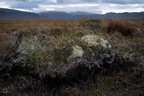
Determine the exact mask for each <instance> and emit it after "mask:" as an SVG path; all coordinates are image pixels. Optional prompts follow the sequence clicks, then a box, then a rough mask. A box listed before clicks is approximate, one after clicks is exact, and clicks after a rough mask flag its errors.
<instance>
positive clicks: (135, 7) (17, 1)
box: [0, 0, 144, 14]
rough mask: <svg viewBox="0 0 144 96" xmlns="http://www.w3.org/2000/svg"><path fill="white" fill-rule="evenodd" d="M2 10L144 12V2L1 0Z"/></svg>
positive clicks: (139, 0)
mask: <svg viewBox="0 0 144 96" xmlns="http://www.w3.org/2000/svg"><path fill="white" fill-rule="evenodd" d="M0 8H9V9H16V10H20V11H28V12H35V13H39V12H44V11H64V12H77V11H81V12H90V13H95V14H105V13H108V12H115V13H122V12H142V11H143V12H144V0H0Z"/></svg>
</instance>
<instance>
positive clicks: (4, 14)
mask: <svg viewBox="0 0 144 96" xmlns="http://www.w3.org/2000/svg"><path fill="white" fill-rule="evenodd" d="M20 17H55V18H80V17H93V18H144V12H132V13H128V12H125V13H106V14H93V13H88V12H71V13H67V12H59V11H47V12H40V13H32V12H24V11H18V10H13V9H4V8H0V18H20Z"/></svg>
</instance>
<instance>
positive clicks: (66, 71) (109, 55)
mask: <svg viewBox="0 0 144 96" xmlns="http://www.w3.org/2000/svg"><path fill="white" fill-rule="evenodd" d="M80 42H81V43H82V44H76V45H73V46H72V48H71V49H72V50H69V51H71V52H69V53H71V54H69V55H66V56H67V57H66V56H65V58H63V57H62V55H58V54H60V53H62V54H63V53H64V54H63V55H65V54H66V52H65V51H66V50H62V51H61V50H60V51H58V52H56V53H58V54H56V53H54V52H53V51H57V50H53V49H51V50H50V51H48V52H52V54H53V55H56V56H57V57H53V58H56V59H51V60H49V61H47V62H46V61H45V60H43V59H41V58H40V57H39V58H37V59H39V60H37V61H39V62H40V63H41V65H40V64H39V63H38V62H36V61H35V62H30V60H31V59H32V58H30V57H27V55H29V54H32V56H33V55H34V56H37V55H39V54H36V53H40V52H44V51H43V50H44V47H45V46H43V45H42V44H41V42H39V41H38V40H37V39H35V38H32V37H31V38H27V39H25V37H22V40H21V43H20V44H19V46H18V47H17V49H16V52H14V53H13V55H12V56H9V59H7V61H8V62H9V63H10V64H12V65H13V66H21V67H30V68H31V69H33V72H35V73H37V74H39V76H40V77H42V78H43V77H46V76H49V77H51V78H65V77H70V78H73V77H75V76H76V75H77V74H79V75H83V74H81V72H82V73H86V74H87V71H89V70H93V69H103V68H106V67H105V66H113V65H114V64H115V61H116V60H117V57H116V55H115V53H114V51H113V49H112V47H111V44H110V43H109V42H108V41H107V40H104V39H103V38H101V37H99V36H97V35H85V36H83V37H81V39H80ZM38 49H40V50H38ZM45 49H47V47H45ZM33 51H39V52H36V53H34V52H33ZM48 52H44V53H43V54H42V55H45V54H50V53H48ZM15 55H16V56H15ZM5 58H7V57H6V56H5ZM58 59H61V60H60V61H57V62H55V61H52V60H58ZM62 60H65V61H62ZM2 62H3V63H4V62H6V61H2ZM28 71H30V72H31V71H32V70H28Z"/></svg>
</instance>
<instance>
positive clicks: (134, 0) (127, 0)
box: [57, 0, 144, 4]
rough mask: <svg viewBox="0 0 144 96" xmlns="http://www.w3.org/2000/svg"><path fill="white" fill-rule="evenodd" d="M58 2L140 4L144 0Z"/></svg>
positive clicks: (62, 0)
mask: <svg viewBox="0 0 144 96" xmlns="http://www.w3.org/2000/svg"><path fill="white" fill-rule="evenodd" d="M57 2H58V3H90V2H95V3H115V4H139V3H144V0H57Z"/></svg>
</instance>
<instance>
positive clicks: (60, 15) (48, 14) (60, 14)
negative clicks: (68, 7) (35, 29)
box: [39, 11, 73, 18]
mask: <svg viewBox="0 0 144 96" xmlns="http://www.w3.org/2000/svg"><path fill="white" fill-rule="evenodd" d="M39 15H40V16H42V17H57V18H73V16H72V15H71V14H69V13H66V12H57V11H48V12H41V13H39Z"/></svg>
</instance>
